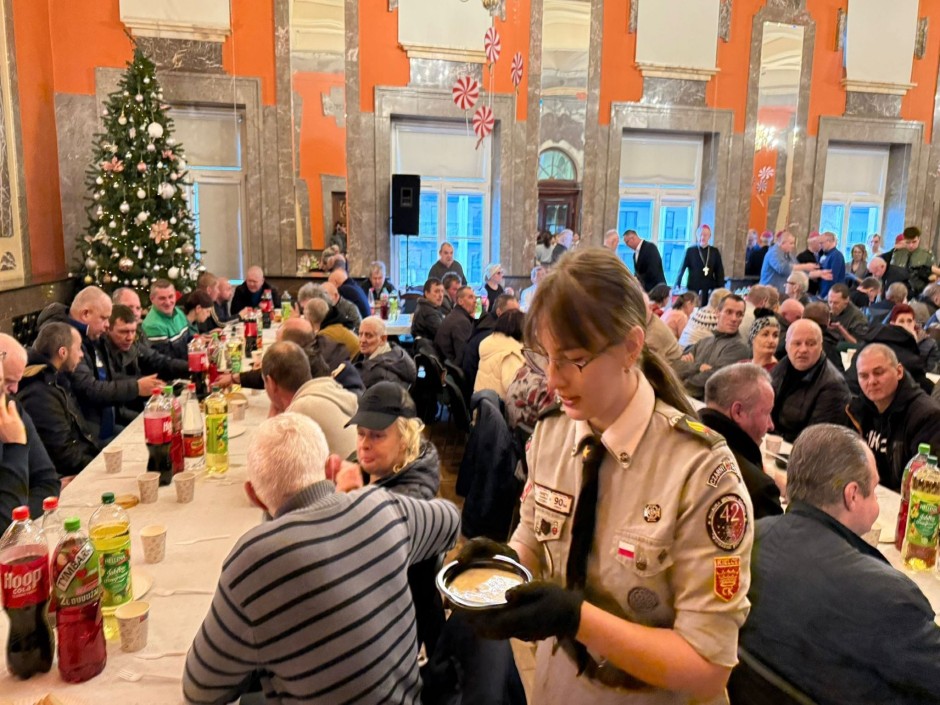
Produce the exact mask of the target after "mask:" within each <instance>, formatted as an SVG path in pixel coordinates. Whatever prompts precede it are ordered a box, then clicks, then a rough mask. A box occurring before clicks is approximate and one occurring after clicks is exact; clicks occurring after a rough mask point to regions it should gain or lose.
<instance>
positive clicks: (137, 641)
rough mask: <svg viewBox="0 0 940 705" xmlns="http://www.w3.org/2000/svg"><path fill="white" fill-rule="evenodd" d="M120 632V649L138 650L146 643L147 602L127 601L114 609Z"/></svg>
mask: <svg viewBox="0 0 940 705" xmlns="http://www.w3.org/2000/svg"><path fill="white" fill-rule="evenodd" d="M114 616H115V617H116V618H117V621H118V631H119V632H120V633H121V650H122V651H140V650H141V649H143V648H144V647H145V646H146V645H147V623H148V621H149V617H150V603H149V602H128V603H126V604H123V605H121V606H120V607H118V608H117V609H116V610H115V611H114Z"/></svg>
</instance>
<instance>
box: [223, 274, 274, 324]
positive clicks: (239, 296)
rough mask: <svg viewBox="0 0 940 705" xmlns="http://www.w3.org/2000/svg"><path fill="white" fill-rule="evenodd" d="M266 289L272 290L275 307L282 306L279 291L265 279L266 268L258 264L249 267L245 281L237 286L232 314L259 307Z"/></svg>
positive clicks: (272, 300) (233, 297)
mask: <svg viewBox="0 0 940 705" xmlns="http://www.w3.org/2000/svg"><path fill="white" fill-rule="evenodd" d="M266 291H270V292H271V303H272V304H273V305H274V308H280V307H281V296H280V294H278V293H277V289H275V288H274V287H273V286H271V285H270V284H269V283H268V282H267V281H265V278H264V270H262V269H261V267H258V266H257V265H255V266H253V267H249V268H248V271H247V272H246V273H245V281H243V282H242V283H241V284H239V285H238V286H236V287H235V293H234V294H233V295H232V305H231V307H230V311H231V315H232V316H237V315H239V314H240V313H241V311H242V309H246V308H258V306H259V305H260V304H261V297H262V296H263V295H264V292H266Z"/></svg>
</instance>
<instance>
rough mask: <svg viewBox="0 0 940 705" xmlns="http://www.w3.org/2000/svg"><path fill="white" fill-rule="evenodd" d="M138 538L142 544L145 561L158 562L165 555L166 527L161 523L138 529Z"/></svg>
mask: <svg viewBox="0 0 940 705" xmlns="http://www.w3.org/2000/svg"><path fill="white" fill-rule="evenodd" d="M140 540H141V541H142V542H143V544H144V560H145V561H146V562H147V563H159V562H160V561H162V560H163V559H164V557H165V556H166V527H165V526H164V525H163V524H151V525H150V526H145V527H144V528H143V529H141V530H140Z"/></svg>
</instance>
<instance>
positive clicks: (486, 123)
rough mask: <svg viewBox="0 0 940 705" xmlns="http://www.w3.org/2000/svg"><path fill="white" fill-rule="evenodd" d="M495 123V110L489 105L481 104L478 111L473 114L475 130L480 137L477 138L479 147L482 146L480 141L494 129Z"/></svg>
mask: <svg viewBox="0 0 940 705" xmlns="http://www.w3.org/2000/svg"><path fill="white" fill-rule="evenodd" d="M495 124H496V123H495V120H494V118H493V111H492V110H490V107H489V106H488V105H481V106H480V107H479V108H477V111H476V112H475V113H474V114H473V131H474V132H475V133H476V135H477V137H479V138H480V139H478V140H477V148H479V147H480V143H482V142H483V140H484V139H485V138H486V136H487V135H489V134H490V133H491V132H492V131H493V126H494V125H495Z"/></svg>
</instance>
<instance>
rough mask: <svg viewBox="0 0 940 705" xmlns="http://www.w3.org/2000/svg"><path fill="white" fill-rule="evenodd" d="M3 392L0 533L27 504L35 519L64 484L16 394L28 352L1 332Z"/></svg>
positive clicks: (56, 495) (0, 434)
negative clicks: (17, 509)
mask: <svg viewBox="0 0 940 705" xmlns="http://www.w3.org/2000/svg"><path fill="white" fill-rule="evenodd" d="M0 353H3V354H4V355H5V357H4V359H3V365H2V367H3V392H4V394H5V395H7V396H5V397H0V532H2V531H6V528H7V526H8V525H9V524H10V520H11V517H12V514H13V510H14V509H15V508H16V507H19V506H22V505H26V506H28V507H29V515H30V516H31V517H32V518H33V520H36V519H38V518H39V517H40V516H42V501H43V499H45V498H46V497H58V496H59V490H60V485H61V483H60V482H59V476H58V475H57V474H56V471H55V466H54V465H53V464H52V459H51V458H50V457H49V454H48V453H47V452H46V448H45V446H44V445H43V444H42V439H41V438H40V437H39V432H38V431H37V430H36V425H35V424H34V423H33V420H32V419H31V418H30V416H29V414H27V413H26V411H25V409H23V408H22V406H21V405H20V404H19V402H16V401H12V400H11V399H10V397H12V396H13V395H15V394H16V392H17V389H18V388H19V384H20V380H21V379H22V378H23V372H25V370H26V351H25V350H24V349H23V346H22V345H20V344H19V343H18V342H17V341H16V339H15V338H13V337H12V336H9V335H7V334H6V333H0Z"/></svg>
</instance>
